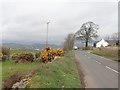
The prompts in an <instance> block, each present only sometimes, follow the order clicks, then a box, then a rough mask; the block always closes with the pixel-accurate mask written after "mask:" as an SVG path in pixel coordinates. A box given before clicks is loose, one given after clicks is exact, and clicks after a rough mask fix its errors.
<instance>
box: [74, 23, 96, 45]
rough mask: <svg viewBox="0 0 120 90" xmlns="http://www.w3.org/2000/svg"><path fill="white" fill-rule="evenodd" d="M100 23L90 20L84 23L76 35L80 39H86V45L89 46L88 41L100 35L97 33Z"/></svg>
mask: <svg viewBox="0 0 120 90" xmlns="http://www.w3.org/2000/svg"><path fill="white" fill-rule="evenodd" d="M97 30H98V25H97V24H95V23H93V22H91V21H89V22H86V23H84V24H83V25H82V26H81V28H80V30H78V31H77V32H76V33H75V37H76V39H78V40H83V41H85V47H88V43H89V41H90V40H92V39H93V38H96V37H98V35H97Z"/></svg>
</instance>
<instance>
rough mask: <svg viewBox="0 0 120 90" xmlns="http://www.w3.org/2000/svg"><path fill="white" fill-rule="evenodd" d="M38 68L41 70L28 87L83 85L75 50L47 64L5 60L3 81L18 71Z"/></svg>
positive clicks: (76, 86) (70, 86) (22, 71)
mask: <svg viewBox="0 0 120 90" xmlns="http://www.w3.org/2000/svg"><path fill="white" fill-rule="evenodd" d="M0 63H1V62H0ZM36 68H39V71H38V72H37V73H36V74H35V75H34V76H33V78H32V80H31V81H30V82H29V84H28V85H27V86H26V88H81V87H82V85H81V82H80V79H79V74H78V72H77V67H76V64H75V56H74V52H69V53H67V54H66V55H65V56H63V57H62V58H60V59H58V60H55V61H54V62H52V63H47V64H43V63H37V62H35V63H29V64H16V63H14V61H6V62H3V63H2V79H3V82H4V80H6V79H7V78H8V77H10V76H11V75H13V74H14V73H16V72H17V71H19V72H20V73H21V74H23V75H25V74H27V73H28V72H30V71H31V70H33V69H36Z"/></svg>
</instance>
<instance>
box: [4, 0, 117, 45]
mask: <svg viewBox="0 0 120 90" xmlns="http://www.w3.org/2000/svg"><path fill="white" fill-rule="evenodd" d="M71 2H72V3H71ZM116 5H117V3H112V2H111V3H104V2H103V3H94V2H93V3H88V2H86V3H85V2H84V3H82V2H79V3H77V2H75V1H73V0H71V1H70V2H69V1H67V2H63V3H54V2H51V3H36V2H34V1H33V3H31V2H24V3H22V2H21V3H17V2H16V3H13V2H10V3H7V2H5V3H3V4H2V18H3V20H2V29H3V39H4V40H13V41H14V40H15V41H16V40H17V41H22V40H23V42H24V41H26V40H29V41H41V42H44V40H45V38H46V29H47V27H46V22H47V21H49V20H50V24H49V40H50V42H52V43H53V42H59V43H61V42H63V41H64V38H65V37H66V35H67V34H68V33H75V32H76V31H77V30H78V29H80V26H81V25H82V24H83V23H85V22H87V21H93V22H95V23H96V24H98V25H99V26H100V29H99V35H101V36H102V35H105V34H106V32H107V34H112V33H113V32H116V31H117V27H116V26H117V6H116Z"/></svg>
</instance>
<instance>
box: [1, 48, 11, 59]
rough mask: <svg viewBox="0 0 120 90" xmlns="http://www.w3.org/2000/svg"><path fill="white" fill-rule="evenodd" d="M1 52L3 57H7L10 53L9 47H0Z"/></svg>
mask: <svg viewBox="0 0 120 90" xmlns="http://www.w3.org/2000/svg"><path fill="white" fill-rule="evenodd" d="M2 54H3V59H5V60H6V59H7V57H8V59H9V55H10V48H7V47H2Z"/></svg>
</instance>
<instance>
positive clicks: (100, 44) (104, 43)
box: [94, 39, 109, 47]
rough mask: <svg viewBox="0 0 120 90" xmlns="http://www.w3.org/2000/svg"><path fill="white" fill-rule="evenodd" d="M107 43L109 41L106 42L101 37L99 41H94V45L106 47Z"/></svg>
mask: <svg viewBox="0 0 120 90" xmlns="http://www.w3.org/2000/svg"><path fill="white" fill-rule="evenodd" d="M108 45H109V43H108V42H106V41H105V40H104V39H101V40H100V41H99V42H97V43H94V46H95V47H106V46H108Z"/></svg>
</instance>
